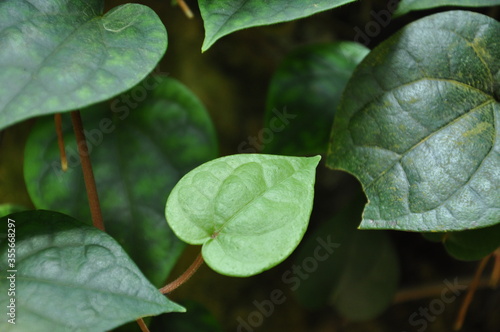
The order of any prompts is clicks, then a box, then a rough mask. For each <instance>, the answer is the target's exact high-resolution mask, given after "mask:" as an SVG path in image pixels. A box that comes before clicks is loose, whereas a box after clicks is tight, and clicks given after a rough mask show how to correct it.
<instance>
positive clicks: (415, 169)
mask: <svg viewBox="0 0 500 332" xmlns="http://www.w3.org/2000/svg"><path fill="white" fill-rule="evenodd" d="M499 35H500V23H499V22H497V21H495V20H493V19H491V18H489V17H487V16H484V15H481V14H477V13H472V12H463V11H450V12H445V13H440V14H436V15H432V16H428V17H425V18H423V19H421V20H419V21H416V22H414V23H412V24H410V25H408V26H406V27H405V28H403V29H402V30H401V31H399V32H398V33H396V34H395V35H394V36H392V37H391V38H389V39H388V40H386V41H385V42H383V43H382V44H381V45H379V46H378V47H377V48H376V49H374V50H373V51H372V52H371V53H370V54H369V55H368V56H367V57H366V58H365V59H364V60H363V61H362V63H361V64H360V65H359V66H358V68H357V69H356V70H355V72H354V75H353V77H352V78H351V80H350V81H349V83H348V85H347V87H346V90H345V93H344V95H343V97H342V102H341V106H340V109H339V111H338V112H337V115H336V117H335V122H334V128H333V138H332V142H331V146H330V150H329V157H328V161H327V164H328V165H329V166H331V167H333V168H338V169H342V170H346V171H348V172H350V173H352V174H354V175H355V176H356V177H357V178H358V179H359V180H360V182H361V183H362V184H363V187H364V190H365V193H366V195H367V196H368V200H369V202H368V204H367V205H366V207H365V210H364V213H363V221H362V223H361V226H360V227H361V228H366V229H369V228H378V229H400V230H412V231H446V230H464V229H470V228H480V227H486V226H490V225H494V224H496V223H498V221H499V220H500V209H499V206H500V143H499V142H500V131H499V130H498V128H499V119H500V102H499V101H498V96H499V90H498V89H499V87H500V84H499V82H500V61H499V59H500V43H499V39H498V36H499Z"/></svg>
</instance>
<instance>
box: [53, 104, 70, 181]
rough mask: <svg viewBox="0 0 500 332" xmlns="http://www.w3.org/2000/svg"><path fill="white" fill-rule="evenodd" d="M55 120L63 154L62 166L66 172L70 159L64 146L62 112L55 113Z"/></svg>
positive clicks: (60, 151) (61, 154)
mask: <svg viewBox="0 0 500 332" xmlns="http://www.w3.org/2000/svg"><path fill="white" fill-rule="evenodd" d="M54 122H55V125H56V134H57V144H58V145H59V155H60V156H61V168H62V170H63V172H66V171H67V170H68V159H67V158H66V149H65V148H64V138H63V133H62V117H61V113H56V114H54Z"/></svg>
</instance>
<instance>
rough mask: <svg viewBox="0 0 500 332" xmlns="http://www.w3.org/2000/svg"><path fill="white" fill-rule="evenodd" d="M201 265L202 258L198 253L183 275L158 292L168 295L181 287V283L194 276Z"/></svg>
mask: <svg viewBox="0 0 500 332" xmlns="http://www.w3.org/2000/svg"><path fill="white" fill-rule="evenodd" d="M201 264H203V256H202V255H201V253H200V254H199V255H198V256H197V257H196V259H195V260H194V262H193V263H192V264H191V266H189V267H188V268H187V270H186V271H185V272H184V273H183V274H181V276H180V277H179V278H177V279H175V280H174V281H172V282H171V283H169V284H167V285H166V286H163V287H162V288H160V292H161V293H162V294H167V293H170V292H171V291H173V290H175V289H177V288H178V287H179V286H180V285H182V284H183V283H185V282H186V281H188V280H189V278H191V277H192V276H193V274H195V272H196V270H198V268H199V267H200V266H201Z"/></svg>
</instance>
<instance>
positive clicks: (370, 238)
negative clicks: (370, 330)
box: [294, 203, 399, 321]
mask: <svg viewBox="0 0 500 332" xmlns="http://www.w3.org/2000/svg"><path fill="white" fill-rule="evenodd" d="M361 208H362V204H358V203H356V204H350V205H348V206H347V207H346V208H345V209H344V210H343V211H342V212H340V213H339V214H338V215H336V216H335V217H334V218H332V220H330V221H328V222H327V223H324V224H322V225H321V226H320V227H318V228H317V229H316V230H315V231H314V232H313V233H312V234H311V235H310V236H309V237H308V238H307V239H306V240H305V241H304V245H303V246H302V247H301V249H300V251H299V254H298V255H297V258H296V260H295V263H296V264H295V265H296V266H302V267H303V268H304V269H305V268H309V269H311V266H317V268H316V269H314V270H313V271H312V272H311V273H309V274H308V275H307V278H304V279H301V280H300V283H296V285H297V286H296V289H294V290H295V294H296V295H297V298H298V300H299V302H300V303H301V304H302V305H304V306H305V307H307V308H313V309H317V308H320V307H321V306H323V305H324V304H326V303H331V304H332V305H333V306H334V307H335V308H336V309H337V310H338V311H339V312H340V313H341V314H342V315H343V316H345V317H346V318H348V319H350V320H357V321H359V320H367V319H371V318H374V317H376V316H377V315H379V314H380V313H381V312H382V311H383V310H385V309H386V308H387V307H388V306H389V305H390V303H391V301H392V298H393V296H394V294H395V292H396V290H397V286H398V279H399V262H398V257H397V255H396V251H395V248H394V246H393V245H392V242H391V241H390V238H389V236H388V234H386V233H385V232H383V231H364V230H358V229H356V226H357V224H358V222H359V215H360V214H361ZM323 243H330V244H336V245H337V246H338V248H336V249H334V250H333V252H332V253H331V254H330V255H326V253H328V251H325V250H324V249H322V248H324V247H323V246H322V244H323ZM312 260H314V261H316V265H312V264H311V263H310V262H311V261H312ZM306 271H307V270H306Z"/></svg>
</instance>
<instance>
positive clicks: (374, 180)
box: [358, 79, 496, 190]
mask: <svg viewBox="0 0 500 332" xmlns="http://www.w3.org/2000/svg"><path fill="white" fill-rule="evenodd" d="M424 80H432V81H447V82H450V81H451V82H453V83H457V84H462V85H466V84H463V83H461V82H456V81H453V80H440V79H420V80H417V81H414V82H411V83H407V84H405V85H410V84H413V83H416V82H419V81H424ZM466 86H468V85H466ZM468 87H470V86H468ZM398 88H400V87H398ZM471 88H472V87H471ZM474 89H475V88H474ZM475 90H476V91H480V92H481V93H483V94H486V95H488V96H490V97H491V98H490V99H488V100H486V101H485V102H483V103H482V104H480V105H478V106H476V107H474V108H472V109H471V110H469V111H467V112H464V113H463V114H460V115H459V116H458V117H456V118H455V119H453V120H451V121H450V122H448V123H447V124H445V125H444V126H442V127H440V128H437V129H436V130H435V131H433V132H432V133H431V134H430V135H427V136H426V137H424V138H423V139H421V140H420V141H418V142H417V143H416V144H414V145H412V146H411V147H410V148H408V149H407V150H406V151H404V152H403V153H397V154H398V155H399V158H398V159H396V160H395V161H394V162H393V163H392V164H391V165H390V166H388V167H387V168H386V169H385V170H383V171H382V172H381V173H380V174H379V175H378V176H377V177H375V178H374V179H373V180H372V181H371V182H370V183H369V184H368V185H366V186H365V190H367V189H368V188H370V187H371V186H372V185H373V184H374V183H375V182H377V181H378V180H379V179H380V178H381V177H383V176H384V175H385V174H386V173H387V172H388V171H389V170H391V169H392V168H393V167H394V166H395V165H396V164H398V163H399V162H400V161H401V159H402V158H403V157H405V156H406V155H407V154H408V153H409V152H410V151H412V150H413V149H415V148H416V147H418V146H419V145H420V144H422V143H424V142H426V141H427V140H429V139H430V138H431V137H433V136H434V135H436V134H437V133H439V132H440V131H442V130H444V129H445V128H447V127H449V126H450V125H452V124H454V123H456V122H457V121H459V120H460V119H462V118H463V117H465V116H468V115H470V114H471V113H473V112H475V111H477V110H480V109H482V108H483V107H485V106H486V105H488V104H493V103H495V102H496V101H495V99H494V98H493V97H492V96H491V95H489V94H487V93H485V92H484V91H482V90H479V89H475ZM358 147H363V145H358ZM366 147H369V148H372V146H366ZM391 152H394V151H391ZM395 153H396V152H395Z"/></svg>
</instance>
